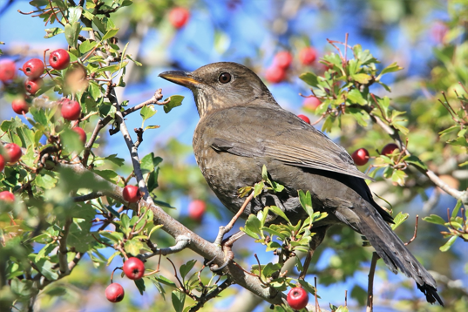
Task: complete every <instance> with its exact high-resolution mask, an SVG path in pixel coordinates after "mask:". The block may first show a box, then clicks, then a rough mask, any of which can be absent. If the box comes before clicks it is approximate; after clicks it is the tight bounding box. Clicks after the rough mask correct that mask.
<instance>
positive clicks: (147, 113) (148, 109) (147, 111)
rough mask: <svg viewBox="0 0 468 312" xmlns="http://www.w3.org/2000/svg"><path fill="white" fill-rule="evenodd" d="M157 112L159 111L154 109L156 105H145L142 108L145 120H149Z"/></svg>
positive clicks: (142, 115) (141, 112) (141, 114)
mask: <svg viewBox="0 0 468 312" xmlns="http://www.w3.org/2000/svg"><path fill="white" fill-rule="evenodd" d="M156 112H157V111H156V110H155V109H154V105H145V106H143V108H142V109H141V110H140V116H141V117H142V118H143V120H147V119H149V118H151V117H153V116H154V114H156Z"/></svg>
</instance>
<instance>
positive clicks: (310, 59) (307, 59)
mask: <svg viewBox="0 0 468 312" xmlns="http://www.w3.org/2000/svg"><path fill="white" fill-rule="evenodd" d="M316 58H317V51H316V50H315V49H314V48H313V47H305V48H304V49H302V50H301V51H300V52H299V60H300V61H301V63H302V64H303V65H312V64H313V63H314V62H315V59H316Z"/></svg>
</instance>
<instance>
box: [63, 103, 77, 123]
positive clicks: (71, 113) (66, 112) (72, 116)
mask: <svg viewBox="0 0 468 312" xmlns="http://www.w3.org/2000/svg"><path fill="white" fill-rule="evenodd" d="M61 104H62V110H61V112H62V117H63V118H65V119H66V120H77V119H78V118H80V115H81V106H80V103H78V102H77V101H71V100H69V99H64V100H62V101H61Z"/></svg>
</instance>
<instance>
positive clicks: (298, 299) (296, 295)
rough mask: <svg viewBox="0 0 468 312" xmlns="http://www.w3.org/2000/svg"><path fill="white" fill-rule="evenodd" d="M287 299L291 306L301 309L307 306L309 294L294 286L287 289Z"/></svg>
mask: <svg viewBox="0 0 468 312" xmlns="http://www.w3.org/2000/svg"><path fill="white" fill-rule="evenodd" d="M287 301H288V304H289V306H290V307H291V308H293V309H295V310H301V309H304V308H305V307H306V306H307V303H308V302H309V294H308V293H307V291H305V290H304V288H302V287H294V288H292V289H291V290H290V291H289V293H288V297H287Z"/></svg>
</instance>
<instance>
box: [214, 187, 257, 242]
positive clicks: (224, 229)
mask: <svg viewBox="0 0 468 312" xmlns="http://www.w3.org/2000/svg"><path fill="white" fill-rule="evenodd" d="M253 197H254V192H253V191H252V193H250V195H249V197H247V198H246V199H245V201H244V203H243V204H242V206H241V207H240V209H239V211H238V212H237V213H236V215H235V216H234V217H233V218H232V219H231V222H229V223H228V224H227V225H226V226H220V227H219V232H218V236H217V237H216V240H215V241H214V244H216V245H218V246H221V245H222V241H223V237H224V235H225V234H226V233H228V232H229V231H230V230H231V229H232V227H233V226H234V223H236V221H237V219H239V217H240V216H241V215H242V213H243V212H244V210H245V207H247V205H248V204H249V203H250V201H251V200H252V198H253Z"/></svg>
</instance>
